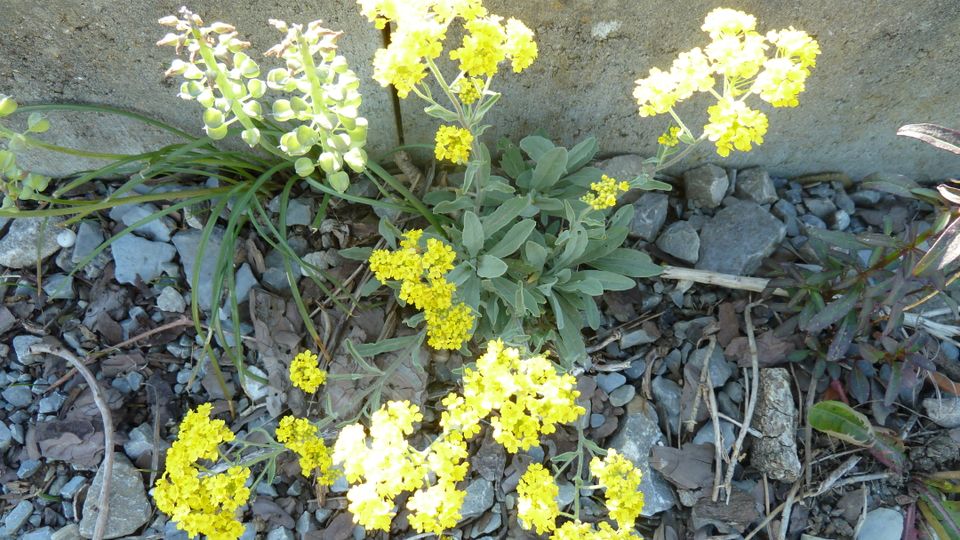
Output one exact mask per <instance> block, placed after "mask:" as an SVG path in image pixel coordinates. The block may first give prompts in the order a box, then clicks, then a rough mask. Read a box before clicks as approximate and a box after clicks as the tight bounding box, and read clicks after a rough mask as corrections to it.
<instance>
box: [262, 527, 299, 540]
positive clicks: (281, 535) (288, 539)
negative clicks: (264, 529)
mask: <svg viewBox="0 0 960 540" xmlns="http://www.w3.org/2000/svg"><path fill="white" fill-rule="evenodd" d="M267 540H294V537H293V533H292V532H291V531H290V529H287V528H286V527H279V528H276V529H272V530H271V531H270V532H269V533H267Z"/></svg>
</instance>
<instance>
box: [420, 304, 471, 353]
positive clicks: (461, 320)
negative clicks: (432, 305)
mask: <svg viewBox="0 0 960 540" xmlns="http://www.w3.org/2000/svg"><path fill="white" fill-rule="evenodd" d="M423 314H424V316H425V318H426V321H427V344H429V345H430V346H431V347H433V348H434V349H449V350H453V351H455V350H457V349H459V348H460V347H462V346H463V344H464V343H465V342H467V341H470V338H471V337H473V334H471V333H470V330H471V329H473V321H474V316H473V311H472V310H471V309H470V306H468V305H466V304H464V303H463V302H461V303H459V304H457V305H455V306H451V307H449V308H447V309H442V310H426V311H424V312H423Z"/></svg>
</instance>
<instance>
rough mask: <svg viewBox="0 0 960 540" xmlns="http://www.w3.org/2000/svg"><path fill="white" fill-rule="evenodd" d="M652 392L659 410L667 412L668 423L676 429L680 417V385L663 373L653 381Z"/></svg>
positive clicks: (651, 384)
mask: <svg viewBox="0 0 960 540" xmlns="http://www.w3.org/2000/svg"><path fill="white" fill-rule="evenodd" d="M650 392H651V393H652V394H653V402H654V403H656V404H657V407H658V410H660V411H663V412H665V413H666V414H667V424H668V425H670V426H672V428H673V430H676V429H677V425H678V420H679V419H680V394H681V390H680V385H679V384H677V383H675V382H674V381H672V380H670V379H668V378H666V377H664V376H662V375H661V376H659V377H656V378H654V379H653V381H651V383H650Z"/></svg>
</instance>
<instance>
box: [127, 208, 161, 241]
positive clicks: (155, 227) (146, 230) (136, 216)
mask: <svg viewBox="0 0 960 540" xmlns="http://www.w3.org/2000/svg"><path fill="white" fill-rule="evenodd" d="M157 210H158V208H157V207H156V206H154V205H152V204H144V205H137V206H134V207H132V208H130V209H128V210H127V211H126V212H124V213H123V217H122V218H121V221H123V224H124V225H126V226H127V227H129V226H131V225H133V224H134V223H136V222H138V221H140V220H143V219H146V218H147V217H149V216H150V215H151V214H153V213H154V212H156V211H157ZM172 230H173V224H172V223H171V222H170V219H169V218H167V217H165V216H161V217H159V218H155V219H151V220H150V221H147V222H146V223H144V224H143V225H140V226H139V227H137V228H135V229H133V232H135V233H137V234H139V235H140V236H143V237H144V238H146V239H147V240H153V241H156V242H169V241H170V231H172Z"/></svg>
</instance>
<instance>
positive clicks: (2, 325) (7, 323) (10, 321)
mask: <svg viewBox="0 0 960 540" xmlns="http://www.w3.org/2000/svg"><path fill="white" fill-rule="evenodd" d="M15 324H17V318H16V317H14V316H13V313H11V312H10V310H9V309H7V306H0V334H3V333H5V332H6V331H7V330H9V329H11V328H13V325H15Z"/></svg>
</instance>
